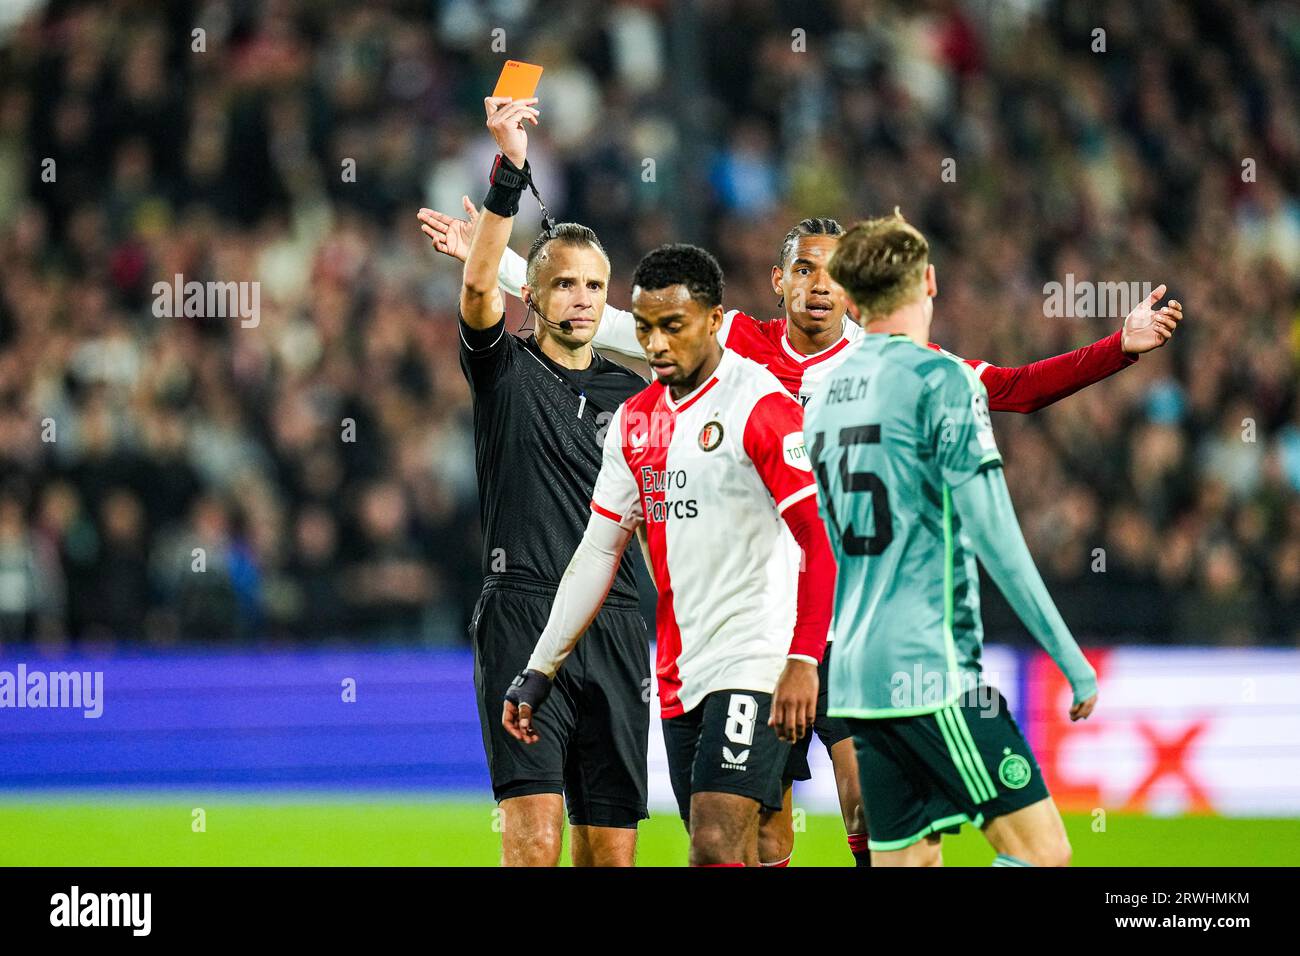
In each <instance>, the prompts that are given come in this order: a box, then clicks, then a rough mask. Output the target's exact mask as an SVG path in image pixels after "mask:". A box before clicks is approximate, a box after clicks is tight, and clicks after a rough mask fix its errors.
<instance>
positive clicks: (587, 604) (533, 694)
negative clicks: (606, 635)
mask: <svg viewBox="0 0 1300 956" xmlns="http://www.w3.org/2000/svg"><path fill="white" fill-rule="evenodd" d="M631 539H632V529H631V528H627V527H624V526H623V525H622V524H620V523H618V522H617V521H614V520H612V519H610V518H607V517H604V516H603V515H600V514H597V513H595V512H592V515H591V517H590V518H589V519H588V521H587V530H586V532H584V533H583V536H582V541H581V542H579V544H578V550H577V551H575V552H574V553H573V557H572V559H570V561H569V566H568V567H567V568H566V569H565V571H564V576H563V577H562V578H560V586H559V588H558V590H557V591H556V592H555V603H554V604H552V605H551V616H550V617H549V618H548V619H547V621H546V628H545V629H544V630H543V631H542V636H541V637H540V638H538V640H537V646H536V647H534V648H533V655H532V657H530V658H529V659H528V666H527V667H526V668H525V669H524V670H523V672H521V673H520V674H519V676H518V677H516V678H515V679H514V682H513V683H511V685H510V688H509V690H507V691H506V698H505V707H504V709H503V710H502V713H501V724H502V726H504V727H505V729H506V732H507V733H509V734H510V735H511V736H512V737H514V738H515V739H516V740H522V741H523V742H524V743H530V744H531V743H536V742H537V740H538V733H537V728H536V727H534V726H533V714H534V713H536V712H537V708H539V707H541V706H542V702H543V701H544V700H546V697H547V695H548V694H550V692H551V683H552V682H553V681H554V680H555V674H556V672H557V671H559V669H560V665H562V664H563V663H564V660H565V658H566V657H568V656H569V654H570V652H571V651H572V650H573V648H574V647H575V646H577V643H578V640H579V639H580V638H581V637H582V635H583V632H585V631H586V630H587V628H588V627H589V626H590V625H591V622H592V621H593V620H594V619H595V617H596V614H597V613H598V612H599V611H600V606H601V605H602V604H603V603H604V602H605V595H606V594H608V593H609V589H610V587H612V586H613V584H614V578H615V577H616V576H617V574H618V565H619V561H621V560H622V558H623V551H624V550H625V549H626V548H627V545H628V542H629V541H630V540H631Z"/></svg>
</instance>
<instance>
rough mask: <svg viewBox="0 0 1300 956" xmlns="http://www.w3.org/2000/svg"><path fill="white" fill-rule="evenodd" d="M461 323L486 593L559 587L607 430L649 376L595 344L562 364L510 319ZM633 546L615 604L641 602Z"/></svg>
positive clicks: (613, 593) (613, 592) (613, 594)
mask: <svg viewBox="0 0 1300 956" xmlns="http://www.w3.org/2000/svg"><path fill="white" fill-rule="evenodd" d="M458 324H459V326H460V367H461V370H462V371H463V372H464V373H465V377H466V378H467V379H468V380H469V386H470V392H471V394H472V396H473V399H474V465H475V469H476V470H477V472H478V494H479V517H480V519H481V521H482V525H483V587H484V590H488V589H490V588H493V587H501V586H505V587H509V586H510V583H511V582H516V583H519V584H523V585H530V584H531V585H534V586H536V585H543V586H545V587H548V588H551V589H554V588H556V587H558V586H559V582H560V576H561V575H562V574H563V573H564V569H565V568H566V567H568V564H569V559H570V558H572V557H573V552H574V551H575V550H577V547H578V542H579V541H580V540H581V539H582V534H583V531H584V530H586V527H587V519H588V518H589V516H590V514H591V489H592V488H593V487H594V486H595V484H596V475H597V473H599V471H600V461H601V443H602V440H603V438H604V435H605V431H606V428H607V427H608V425H609V422H610V420H611V419H612V418H613V417H614V411H615V410H616V409H617V408H618V406H619V405H620V404H621V403H622V402H623V401H624V400H625V399H627V398H628V397H630V396H632V395H635V394H636V393H637V392H639V391H641V390H642V389H643V388H645V386H646V383H645V381H644V380H642V379H641V377H640V376H638V375H636V374H634V373H633V372H631V371H629V370H628V369H626V368H624V367H623V366H622V365H619V364H618V363H617V362H611V361H610V360H609V359H607V358H604V357H603V356H602V355H600V353H599V352H596V351H595V350H593V351H592V360H591V365H589V366H588V367H587V368H585V369H582V370H581V371H574V370H572V369H567V368H565V367H564V366H562V365H557V364H556V363H555V362H552V361H551V360H550V359H549V358H547V357H546V355H545V354H543V352H542V350H541V348H540V347H539V346H538V344H537V338H536V337H535V336H529V337H528V338H527V339H521V338H518V337H516V336H514V335H511V334H510V333H509V332H507V331H506V323H505V319H504V318H502V320H501V321H500V322H498V323H497V324H496V325H494V326H491V327H490V328H487V329H483V330H481V331H480V330H475V329H472V328H470V327H469V326H468V325H466V324H465V322H464V320H463V319H460V320H459V322H458ZM580 410H581V413H582V414H581V415H579V411H580ZM632 550H633V549H629V550H628V552H627V553H625V554H624V555H623V561H622V564H621V565H620V566H619V569H618V577H617V578H616V579H615V581H614V586H613V587H612V588H611V589H610V592H609V597H608V598H607V599H606V603H607V604H609V605H611V606H625V607H629V608H635V607H636V606H637V587H636V580H635V577H634V575H633V572H632V558H631V552H632Z"/></svg>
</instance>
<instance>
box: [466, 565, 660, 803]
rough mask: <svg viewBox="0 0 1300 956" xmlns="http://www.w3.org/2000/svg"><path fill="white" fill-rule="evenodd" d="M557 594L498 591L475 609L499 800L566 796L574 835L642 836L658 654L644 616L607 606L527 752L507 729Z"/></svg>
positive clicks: (473, 627)
mask: <svg viewBox="0 0 1300 956" xmlns="http://www.w3.org/2000/svg"><path fill="white" fill-rule="evenodd" d="M553 599H554V598H553V594H552V593H551V592H548V591H547V590H545V589H543V588H538V589H537V590H536V593H533V592H531V591H526V590H519V589H516V588H515V587H513V586H512V587H511V588H510V589H505V588H494V589H492V590H489V591H484V592H483V594H482V596H481V597H480V598H479V602H478V606H477V607H476V608H475V609H474V619H473V622H472V623H471V624H470V633H471V634H472V636H473V643H474V688H475V690H476V691H477V692H478V707H479V721H480V723H481V725H482V728H483V750H484V751H485V752H486V753H487V761H488V770H489V772H490V773H491V776H492V793H493V796H494V797H495V798H496V799H497V800H498V801H501V800H508V799H510V798H511V797H523V796H529V795H531V794H534V793H563V794H564V799H565V802H566V804H567V805H568V810H569V823H570V824H571V825H573V826H597V827H624V828H632V827H635V826H636V825H637V821H639V820H644V819H645V818H646V817H647V816H648V815H649V814H648V813H647V812H646V790H647V780H646V776H647V770H646V762H647V758H648V752H649V738H650V647H649V637H648V634H647V631H646V625H645V618H643V617H642V616H641V612H640V611H639V610H637V609H635V608H632V607H629V608H626V609H624V608H611V607H605V608H603V609H602V610H601V612H600V613H599V614H598V615H597V616H596V620H595V621H593V622H592V625H591V627H590V628H588V629H587V633H586V635H585V636H584V637H583V638H582V640H581V641H579V642H578V646H577V647H576V648H575V649H574V651H573V653H572V654H570V655H569V658H568V660H566V661H565V662H564V666H563V667H561V668H560V671H559V673H558V674H557V675H556V678H555V686H554V687H553V688H552V690H551V694H550V696H549V697H547V698H546V703H544V704H543V705H542V706H541V707H540V708H539V709H538V711H537V714H536V715H535V716H534V718H533V723H534V724H535V725H536V727H537V730H538V732H539V734H540V739H539V740H538V741H537V743H534V744H524V743H521V742H520V741H518V740H515V739H514V738H513V737H511V736H510V735H509V734H507V733H506V731H505V728H503V727H502V726H501V710H502V705H503V703H504V701H505V694H506V689H507V688H508V687H509V686H510V682H511V681H512V680H514V677H515V675H516V674H518V673H519V672H520V671H521V670H523V669H524V667H525V666H526V665H527V663H528V658H529V657H530V656H531V655H532V653H533V647H534V645H536V643H537V638H538V636H539V635H540V634H541V633H542V629H543V628H544V627H545V626H546V620H547V618H548V617H549V616H550V613H551V604H552V601H553Z"/></svg>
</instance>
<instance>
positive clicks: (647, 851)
mask: <svg viewBox="0 0 1300 956" xmlns="http://www.w3.org/2000/svg"><path fill="white" fill-rule="evenodd" d="M196 808H201V809H202V810H203V811H204V813H203V822H204V825H205V828H206V829H205V830H204V832H195V829H194V820H195V813H194V811H195V809H196ZM494 810H495V808H494V807H493V805H492V804H491V803H490V802H472V801H453V800H436V799H430V800H420V799H418V798H413V797H408V796H375V797H366V798H360V797H357V796H355V795H349V796H337V797H315V798H307V797H304V796H303V795H302V794H294V795H291V796H286V797H283V798H268V797H267V796H265V795H263V794H258V795H255V796H238V795H231V794H221V795H212V794H210V795H192V794H187V795H184V796H175V795H166V794H157V795H150V796H147V797H130V798H128V797H122V796H119V795H113V796H110V797H100V796H88V795H86V794H80V795H76V796H59V797H47V796H44V795H42V796H41V797H39V798H36V797H32V796H26V797H12V796H11V797H6V798H4V799H3V800H0V865H4V866H275V865H284V866H336V865H343V866H492V865H495V863H496V861H497V854H498V848H499V836H498V834H497V832H496V830H495V829H494V824H495V821H496V818H495V815H494ZM1105 824H1106V825H1105V830H1104V832H1095V831H1094V827H1093V821H1092V818H1091V817H1089V816H1085V815H1082V814H1077V815H1069V816H1067V817H1066V826H1067V828H1068V829H1069V832H1070V840H1071V843H1072V844H1073V846H1074V861H1075V865H1078V866H1157V865H1165V866H1197V865H1209V866H1233V865H1236V866H1289V865H1294V864H1295V847H1296V846H1300V820H1266V819H1225V818H1221V817H1172V818H1156V817H1145V816H1135V815H1126V814H1119V813H1112V814H1109V815H1108V817H1107V819H1106V821H1105ZM567 852H568V850H567V846H566V849H565V853H566V855H567ZM685 858H686V836H685V833H684V831H683V829H682V826H681V824H680V823H679V822H678V821H677V820H676V819H675V818H674V817H673V816H672V815H671V814H668V813H657V814H655V815H654V816H653V817H652V818H651V819H650V820H648V821H646V822H644V823H642V824H641V838H640V848H639V853H638V863H639V864H640V865H643V866H680V865H682V864H683V862H684V861H685ZM992 858H993V853H992V851H991V850H990V849H989V848H988V846H987V844H985V842H984V840H983V838H982V837H981V836H980V835H979V834H978V833H977V832H975V831H974V830H972V829H971V828H970V827H965V828H963V830H962V833H961V835H959V836H957V837H946V838H945V839H944V861H945V863H947V864H948V865H953V866H987V865H988V864H989V863H990V862H991V861H992ZM851 863H852V858H851V857H850V856H849V852H848V848H847V845H846V843H845V840H844V833H843V827H842V825H841V823H840V821H839V818H838V817H833V816H811V815H810V816H808V817H807V818H806V820H805V824H804V829H803V831H802V832H799V833H797V835H796V843H795V854H794V860H793V865H796V866H848V865H850V864H851Z"/></svg>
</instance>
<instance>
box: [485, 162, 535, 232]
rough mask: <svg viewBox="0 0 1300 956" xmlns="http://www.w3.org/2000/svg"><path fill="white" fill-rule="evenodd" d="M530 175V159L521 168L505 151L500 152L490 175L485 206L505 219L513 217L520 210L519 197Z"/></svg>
mask: <svg viewBox="0 0 1300 956" xmlns="http://www.w3.org/2000/svg"><path fill="white" fill-rule="evenodd" d="M530 175H531V170H530V169H529V167H528V160H526V159H525V160H524V168H523V169H520V168H519V167H518V166H516V165H515V164H514V163H512V162H511V161H510V160H509V159H507V158H506V155H505V154H504V153H498V154H497V158H496V162H494V163H493V164H492V173H491V175H489V176H488V182H489V183H491V186H490V187H489V188H488V192H487V195H486V196H484V197H483V208H484V209H490V210H491V211H492V212H494V213H496V214H497V215H498V216H501V217H502V218H503V219H513V218H514V217H515V215H516V214H517V213H518V212H519V197H520V196H522V195H523V193H524V187H525V186H526V185H528V180H529V176H530Z"/></svg>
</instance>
